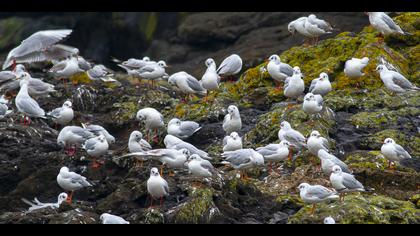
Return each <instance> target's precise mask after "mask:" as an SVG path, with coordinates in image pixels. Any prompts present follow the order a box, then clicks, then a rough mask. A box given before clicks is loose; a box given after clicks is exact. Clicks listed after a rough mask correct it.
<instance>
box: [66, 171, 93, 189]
mask: <svg viewBox="0 0 420 236" xmlns="http://www.w3.org/2000/svg"><path fill="white" fill-rule="evenodd" d="M68 176H69V178H70V180H71V182H72V183H74V184H76V183H78V184H80V185H82V186H83V187H88V186H92V185H91V184H90V183H89V182H88V181H87V180H86V177H84V176H81V175H79V174H77V173H75V172H69V173H68Z"/></svg>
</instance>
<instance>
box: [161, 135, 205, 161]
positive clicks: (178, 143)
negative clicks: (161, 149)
mask: <svg viewBox="0 0 420 236" xmlns="http://www.w3.org/2000/svg"><path fill="white" fill-rule="evenodd" d="M163 142H164V143H165V146H166V148H169V149H175V150H182V149H187V150H188V151H189V152H190V154H197V155H199V156H200V157H201V158H203V159H206V160H211V159H212V157H210V156H209V154H208V153H207V152H205V151H203V150H200V149H198V148H196V147H195V146H194V145H192V144H190V143H187V142H185V141H183V140H181V139H179V138H177V137H175V136H173V135H170V134H168V135H166V137H165V139H164V140H163Z"/></svg>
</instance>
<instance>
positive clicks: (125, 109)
mask: <svg viewBox="0 0 420 236" xmlns="http://www.w3.org/2000/svg"><path fill="white" fill-rule="evenodd" d="M113 108H116V111H115V112H114V113H113V114H112V119H113V120H114V121H115V122H116V123H118V124H123V123H125V122H127V121H129V120H133V119H135V116H136V112H137V110H138V107H137V103H136V102H121V103H114V105H113Z"/></svg>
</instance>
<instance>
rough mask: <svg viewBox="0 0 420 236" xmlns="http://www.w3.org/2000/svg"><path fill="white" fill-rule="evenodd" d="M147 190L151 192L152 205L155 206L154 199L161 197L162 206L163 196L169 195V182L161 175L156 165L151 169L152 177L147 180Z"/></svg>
mask: <svg viewBox="0 0 420 236" xmlns="http://www.w3.org/2000/svg"><path fill="white" fill-rule="evenodd" d="M147 192H148V193H149V194H150V207H153V199H159V198H160V206H162V203H163V197H165V196H169V186H168V182H166V180H165V179H163V178H162V177H161V176H160V174H159V171H158V169H157V168H156V167H153V168H152V169H151V170H150V177H149V179H148V180H147Z"/></svg>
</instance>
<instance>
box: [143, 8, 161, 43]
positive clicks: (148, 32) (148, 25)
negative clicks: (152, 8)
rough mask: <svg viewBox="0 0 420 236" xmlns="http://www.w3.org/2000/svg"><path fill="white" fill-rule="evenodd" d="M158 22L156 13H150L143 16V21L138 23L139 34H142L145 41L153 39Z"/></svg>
mask: <svg viewBox="0 0 420 236" xmlns="http://www.w3.org/2000/svg"><path fill="white" fill-rule="evenodd" d="M158 20H159V14H158V13H156V12H150V13H148V14H147V16H145V19H141V21H140V24H139V25H140V32H142V33H143V34H144V36H145V38H146V40H147V41H151V40H152V39H153V35H154V33H155V31H156V27H157V24H158Z"/></svg>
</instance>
